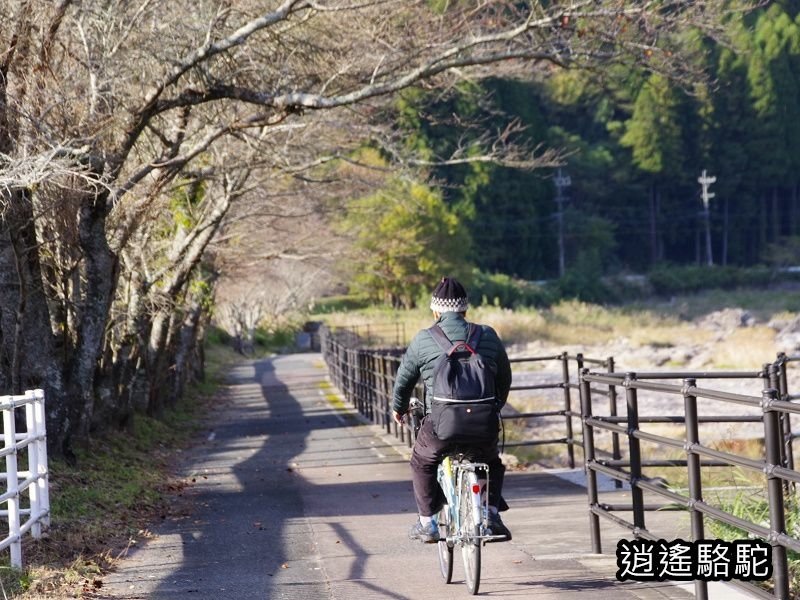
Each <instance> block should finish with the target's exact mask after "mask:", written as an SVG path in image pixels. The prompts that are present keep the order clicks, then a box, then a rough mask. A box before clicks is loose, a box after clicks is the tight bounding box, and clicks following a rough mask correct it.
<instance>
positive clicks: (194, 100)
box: [0, 0, 743, 453]
mask: <svg viewBox="0 0 800 600" xmlns="http://www.w3.org/2000/svg"><path fill="white" fill-rule="evenodd" d="M742 4H743V3H737V2H733V3H719V2H714V1H711V0H706V1H697V0H693V1H688V0H668V1H664V0H659V1H655V0H653V1H645V2H620V1H618V0H574V1H569V2H559V1H556V2H548V3H539V2H533V3H528V4H526V3H516V2H508V1H500V0H497V1H492V0H486V1H477V2H472V1H469V2H467V1H465V2H460V1H458V2H452V3H449V4H448V5H447V7H446V8H445V9H443V10H442V11H441V12H435V11H433V10H432V8H431V5H430V3H429V2H427V1H423V0H414V1H408V0H285V1H283V2H261V1H258V0H244V1H243V2H237V3H232V2H227V1H221V2H211V1H209V0H199V1H197V2H194V3H192V4H191V6H188V5H187V6H186V7H185V8H184V7H183V6H182V5H179V4H176V3H174V2H167V1H166V0H139V1H138V2H133V3H132V2H122V1H120V0H111V1H103V2H100V1H98V0H86V1H84V2H80V3H78V2H74V1H73V0H55V1H50V0H5V3H4V5H3V8H2V10H3V16H4V17H5V18H4V25H5V26H4V27H3V29H2V31H0V307H2V309H1V311H0V385H2V386H3V387H4V388H6V389H8V388H10V389H11V390H14V391H17V390H19V389H22V388H23V387H27V386H31V385H41V386H43V387H45V388H46V390H47V393H48V397H49V411H48V412H49V425H50V428H51V432H52V436H51V439H52V440H53V441H54V442H55V444H56V445H57V448H56V449H58V450H62V451H64V452H66V453H68V452H69V444H70V440H71V438H72V437H74V436H79V437H80V436H85V435H87V434H88V433H89V431H90V430H91V428H92V427H93V426H95V425H97V424H98V423H97V415H98V414H99V413H98V411H97V410H96V409H97V408H98V407H97V405H96V401H97V399H98V398H101V399H102V403H103V406H108V407H111V410H112V412H113V409H114V407H115V406H116V405H127V406H130V405H132V404H135V403H136V402H137V400H136V399H135V397H133V396H131V388H136V386H135V385H134V382H135V381H136V376H137V374H141V373H144V374H145V375H144V379H145V380H146V382H147V383H148V385H146V386H144V388H147V389H145V390H144V392H143V393H145V394H146V395H147V396H148V401H147V405H148V406H150V407H151V408H153V407H154V406H155V407H156V408H157V407H158V406H159V405H160V404H161V401H160V400H158V401H155V402H154V401H153V398H152V394H153V390H154V389H155V390H161V389H163V387H164V386H161V385H160V382H161V381H163V380H166V379H169V377H171V373H173V372H175V369H173V368H172V367H173V366H174V365H175V364H176V363H175V360H176V357H177V356H178V355H179V354H181V353H183V355H186V354H187V353H188V349H187V348H188V347H184V346H183V345H184V344H187V343H190V342H191V340H192V339H195V340H196V339H197V331H198V330H199V329H200V328H201V321H202V319H201V318H200V317H199V316H197V315H199V314H200V313H202V311H203V309H202V306H203V302H204V301H205V300H204V297H205V292H201V291H198V290H200V288H202V287H203V285H206V286H210V287H212V288H213V285H214V283H213V281H214V278H215V276H214V274H213V273H212V271H213V270H214V268H213V267H206V268H205V271H204V267H203V264H204V261H206V260H207V259H208V258H209V256H210V253H209V250H210V248H211V246H210V244H211V242H212V240H213V239H214V236H215V235H216V234H218V233H219V232H220V231H221V228H223V226H224V224H225V222H226V218H227V217H228V216H229V213H230V211H231V207H232V206H235V205H236V204H237V202H238V203H241V202H244V201H246V200H250V201H252V202H254V203H255V204H257V205H258V206H257V207H253V212H254V213H258V212H259V211H261V212H262V213H264V214H266V213H268V212H269V210H270V201H269V199H271V198H272V199H274V198H276V197H277V196H276V195H275V194H281V193H296V192H297V191H298V189H299V188H298V186H299V183H298V182H300V181H302V180H301V179H299V178H298V177H297V176H296V175H292V173H295V174H296V173H298V172H303V171H306V172H307V167H308V165H309V164H311V163H313V161H315V160H324V159H325V157H327V156H332V155H335V154H336V152H335V148H332V146H333V144H332V140H336V139H337V137H338V139H340V140H341V141H342V147H343V148H344V147H346V145H347V140H348V139H349V140H350V141H351V142H352V140H353V139H355V138H354V137H350V136H349V135H348V132H351V131H352V132H353V133H355V132H358V131H363V126H365V125H370V126H372V127H377V126H378V125H379V123H377V122H367V123H356V121H357V120H358V119H362V120H364V119H365V118H366V120H367V121H370V117H371V115H375V114H376V113H375V112H374V108H375V107H376V106H379V105H380V101H381V99H382V98H386V97H389V96H390V95H391V94H393V93H395V92H397V91H399V90H402V89H404V88H406V87H408V86H410V85H414V84H417V83H419V82H425V84H426V85H429V86H443V85H449V84H450V83H452V82H453V81H455V80H457V79H458V78H462V77H470V76H474V77H480V76H482V75H484V74H486V73H497V72H499V71H506V72H509V73H514V72H519V71H520V69H521V68H522V67H523V65H524V68H525V69H530V68H544V66H546V65H550V66H552V65H557V66H559V67H570V68H572V67H575V68H595V67H597V66H598V65H600V66H602V65H604V64H608V63H610V62H612V61H622V60H625V61H632V62H637V63H640V64H642V65H644V66H646V67H647V68H651V69H657V70H662V71H667V72H670V73H672V74H673V75H674V76H676V77H679V78H686V77H690V76H692V75H693V73H691V72H690V71H689V70H688V69H687V66H688V65H691V64H692V63H691V61H687V60H684V59H683V58H682V57H681V58H679V56H680V50H681V47H680V46H679V45H678V43H677V42H676V40H677V38H676V37H675V35H674V34H676V32H679V31H680V30H681V29H682V28H685V27H687V26H691V27H695V28H698V29H702V30H703V31H705V32H707V33H708V34H709V35H717V34H718V33H719V27H718V25H719V22H720V21H719V20H720V18H721V16H722V11H723V9H727V8H729V7H730V6H733V5H735V6H734V8H739V7H740V6H741V5H742ZM532 66H533V67H532ZM358 107H363V108H364V110H361V111H358V110H356V109H357V108H358ZM354 117H357V119H355V120H354ZM320 128H325V130H326V131H329V132H330V131H332V130H335V131H336V135H335V136H330V137H328V141H327V142H321V139H322V138H321V137H320V136H318V135H316V134H315V133H314V132H319V131H320V130H321V129H320ZM303 135H305V136H306V137H305V140H306V144H305V146H302V145H300V144H298V143H295V141H296V140H300V139H302V138H303ZM287 182H289V183H287ZM186 190H194V191H193V192H191V193H188V194H187V193H186ZM181 203H183V206H182V207H181V206H178V205H180V204H181ZM292 209H293V210H294V209H296V210H297V211H298V212H297V213H296V214H302V210H303V206H302V204H297V205H295V206H292ZM184 213H187V214H188V213H191V214H189V215H188V216H185V215H184ZM265 218H266V221H261V222H265V223H273V224H274V223H276V221H269V218H268V217H265ZM270 226H272V225H270ZM267 237H269V236H267ZM280 246H281V245H280V244H279V245H278V246H277V247H276V246H274V247H273V250H274V251H277V252H279V254H280V253H283V254H285V255H287V256H288V255H291V254H302V252H300V251H298V249H297V248H291V247H289V246H288V245H287V246H285V247H283V248H281V247H280ZM273 250H265V251H264V254H265V255H269V253H270V252H271V251H273ZM193 286H195V287H193ZM198 286H199V287H198ZM187 331H188V332H192V333H186V332H187ZM187 340H188V341H187ZM178 387H179V386H178ZM134 396H135V394H134ZM126 397H127V398H129V400H124V401H123V400H122V398H126ZM103 414H105V411H103ZM103 418H104V419H105V417H103Z"/></svg>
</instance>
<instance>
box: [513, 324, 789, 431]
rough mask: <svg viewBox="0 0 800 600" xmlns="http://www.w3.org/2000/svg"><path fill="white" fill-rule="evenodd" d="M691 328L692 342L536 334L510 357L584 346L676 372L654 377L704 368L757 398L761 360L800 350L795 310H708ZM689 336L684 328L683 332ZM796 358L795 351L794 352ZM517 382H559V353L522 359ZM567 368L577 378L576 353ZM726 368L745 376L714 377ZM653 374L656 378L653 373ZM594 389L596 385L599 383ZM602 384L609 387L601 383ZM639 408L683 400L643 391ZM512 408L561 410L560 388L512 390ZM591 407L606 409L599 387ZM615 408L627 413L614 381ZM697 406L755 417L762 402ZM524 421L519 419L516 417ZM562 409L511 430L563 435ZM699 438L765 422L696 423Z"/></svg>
mask: <svg viewBox="0 0 800 600" xmlns="http://www.w3.org/2000/svg"><path fill="white" fill-rule="evenodd" d="M690 325H691V328H692V329H693V330H694V331H693V333H694V335H692V336H691V342H690V343H682V342H681V340H680V339H675V340H671V341H669V342H660V343H655V344H652V343H651V344H642V343H636V342H633V341H632V340H631V338H630V337H627V336H623V335H614V332H611V333H610V335H609V337H608V340H607V341H606V342H604V343H600V344H592V345H587V346H578V345H570V346H563V345H557V344H552V343H547V342H543V341H533V342H530V343H528V344H525V345H515V346H511V347H510V348H509V355H510V356H511V357H512V358H518V359H521V358H530V357H541V356H553V355H559V354H561V353H562V352H567V353H568V354H569V355H571V356H574V355H576V354H578V353H583V355H584V356H586V357H591V358H596V359H607V358H608V357H613V358H614V363H615V371H617V372H628V371H633V372H659V373H676V374H677V375H676V377H674V378H670V379H659V380H658V381H660V382H662V383H670V384H675V385H678V386H680V385H682V383H683V378H684V376H685V375H684V373H686V372H694V373H698V374H705V375H707V377H699V378H698V382H697V385H698V387H701V388H707V389H711V390H718V391H725V392H732V393H736V394H744V395H748V396H752V397H754V398H759V397H760V396H761V393H762V390H763V389H764V388H765V387H767V386H766V384H765V382H764V380H763V379H762V378H761V377H758V376H757V374H758V373H759V372H761V371H762V368H763V365H764V364H765V363H770V362H773V361H775V360H776V357H777V354H778V352H784V353H786V354H787V355H788V356H790V357H791V356H794V355H800V317H797V318H778V319H772V320H770V321H767V322H759V321H758V320H757V319H756V318H755V317H754V316H753V315H752V314H750V313H749V312H747V311H745V310H742V309H737V308H728V309H725V310H721V311H716V312H713V313H710V314H708V315H705V316H703V317H701V318H699V319H696V320H695V321H693V322H691V324H690ZM687 337H688V336H687ZM799 358H800V357H799ZM586 366H587V367H588V368H590V369H591V370H592V371H595V372H598V373H601V372H605V371H606V368H605V367H603V366H601V365H596V364H587V365H586ZM514 367H515V370H514V373H515V375H514V385H515V386H531V385H542V384H548V383H552V384H554V385H555V384H557V383H558V382H560V381H561V380H562V376H561V363H560V361H557V360H551V361H543V362H523V363H515V365H514ZM786 367H787V368H786V371H787V378H788V390H789V393H790V394H792V393H795V394H798V395H800V360H798V362H793V361H791V362H789V363H788V364H787V365H786ZM570 371H571V373H570V375H571V380H572V381H573V383H577V373H576V371H577V369H576V363H575V362H574V361H571V362H570ZM723 372H727V373H730V372H738V373H741V374H742V377H737V378H727V377H725V378H723V377H714V375H719V374H721V373H723ZM654 381H656V380H655V379H654ZM598 389H599V388H598ZM605 389H607V388H605ZM571 396H572V406H573V409H574V410H576V411H578V410H579V400H578V393H577V390H575V391H573V392H572V393H571ZM638 396H639V414H640V416H642V417H646V416H678V417H682V416H683V414H684V400H683V396H682V395H680V394H670V393H662V392H658V393H655V392H646V391H640V392H639V394H638ZM509 404H510V405H511V406H510V409H509V411H510V412H512V411H513V410H515V411H518V412H540V411H548V410H558V409H561V408H563V406H564V391H563V389H562V388H554V389H550V390H519V391H514V392H512V395H511V397H510V399H509ZM593 404H594V412H595V414H602V415H608V414H609V411H610V408H609V400H608V399H607V397H604V396H602V395H600V394H599V393H598V394H597V395H595V396H594V402H593ZM617 407H618V414H620V415H625V414H626V405H625V394H624V389H623V388H618V402H617ZM698 411H699V414H700V415H701V416H715V415H726V416H730V415H737V416H753V417H758V416H759V415H760V414H761V410H760V409H759V408H757V407H754V408H750V407H747V406H742V405H739V404H731V403H728V402H722V401H717V400H709V399H705V398H699V399H698ZM793 421H795V422H794V423H793V425H794V427H793V430H796V431H797V430H800V421H798V420H797V417H795V418H793ZM518 427H521V424H520V425H518ZM573 427H574V428H575V430H576V431H575V435H576V436H580V420H579V419H577V418H576V419H574V420H573ZM565 428H566V426H565V419H564V417H543V418H535V419H530V420H529V421H528V423H527V425H526V426H525V427H524V431H518V432H516V435H520V436H522V437H524V438H526V439H553V438H560V437H564V436H565ZM643 428H644V429H645V430H647V431H652V432H653V433H659V434H662V435H669V436H670V437H672V436H675V437H682V434H683V425H682V424H678V425H670V424H649V425H643ZM700 435H701V441H703V442H706V443H715V442H723V443H724V442H728V443H731V442H733V441H734V440H735V441H738V442H741V441H742V440H751V439H758V438H763V424H762V423H761V422H760V421H758V422H753V423H729V422H720V423H713V424H712V423H708V424H702V425H701V427H700Z"/></svg>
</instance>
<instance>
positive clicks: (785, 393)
mask: <svg viewBox="0 0 800 600" xmlns="http://www.w3.org/2000/svg"><path fill="white" fill-rule="evenodd" d="M358 338H359V336H357V335H354V334H353V333H342V332H339V333H336V332H331V331H330V330H328V329H326V328H324V327H323V328H322V331H321V340H322V344H321V345H322V352H323V354H324V356H325V360H326V362H327V364H328V369H329V372H330V375H331V379H332V380H333V381H334V383H335V385H336V386H337V387H338V388H339V390H340V391H342V392H343V394H344V395H345V397H346V398H347V399H348V400H349V401H350V402H351V403H352V404H353V405H354V406H355V408H356V409H357V410H359V411H360V412H361V413H362V414H364V415H365V416H367V417H368V418H370V419H371V420H372V421H373V422H376V423H379V424H381V425H382V426H384V427H385V429H386V431H387V432H390V433H392V432H393V433H394V435H395V436H397V437H399V438H400V439H402V440H404V441H405V442H407V443H408V445H409V446H411V445H412V444H413V439H412V434H411V432H410V430H407V429H406V428H405V427H398V426H397V425H396V424H395V423H394V421H393V419H392V418H391V396H392V387H393V383H394V378H395V376H396V373H397V369H398V367H399V364H400V360H401V355H402V353H403V351H404V348H397V347H392V348H383V349H380V348H378V349H375V348H372V349H368V348H364V347H361V346H359V344H358ZM541 361H554V362H557V363H558V366H559V367H560V368H559V369H557V370H558V371H560V373H559V374H556V375H554V377H553V380H552V381H548V382H546V383H537V384H535V385H519V384H518V385H516V386H513V387H512V392H513V391H522V390H548V389H561V390H563V406H562V408H560V409H558V410H551V411H539V412H530V413H519V414H511V415H504V418H508V419H516V418H523V419H528V418H530V419H533V418H541V417H555V418H558V417H563V418H564V431H565V435H564V437H562V438H557V439H541V440H533V439H532V440H523V441H521V442H512V443H509V444H507V445H508V446H525V445H529V446H533V445H544V444H565V445H566V448H567V459H568V461H569V464H570V466H573V465H574V464H575V458H574V450H575V448H578V449H579V450H582V451H583V459H584V468H585V471H586V475H587V492H588V496H589V521H590V523H589V525H590V539H591V545H592V551H593V552H596V553H600V552H602V546H601V539H600V518H603V519H606V520H608V521H611V522H613V523H615V524H616V525H619V526H621V527H623V528H625V529H627V530H629V531H630V532H631V533H632V534H633V536H634V537H636V538H644V539H649V540H654V541H656V540H657V539H658V537H657V536H656V535H654V534H653V533H652V532H651V531H649V530H648V529H647V527H646V513H647V512H648V511H658V510H664V509H665V508H670V509H678V510H686V511H688V512H689V515H690V524H691V536H692V540H702V539H703V538H704V534H705V519H706V518H711V519H714V520H716V521H719V522H722V523H725V524H727V525H730V526H732V527H735V528H738V529H739V530H741V531H743V532H745V533H746V534H748V535H752V536H755V537H759V538H762V539H764V540H766V541H767V542H768V543H769V544H770V545H771V547H772V562H773V564H772V566H773V576H772V584H773V586H772V590H773V591H772V593H769V592H768V591H767V590H766V589H765V588H761V587H758V586H755V585H753V584H751V583H747V582H742V581H735V580H734V581H731V583H733V584H734V585H738V586H741V587H744V588H746V589H747V591H748V592H750V593H753V594H755V595H757V596H760V597H764V598H779V599H781V600H783V599H788V598H789V597H790V590H789V570H788V563H787V550H791V551H794V552H800V539H798V538H797V537H793V535H792V534H790V533H789V532H787V526H786V504H787V501H791V502H792V506H793V507H796V506H798V505H800V498H798V496H797V494H796V490H795V486H796V484H797V483H800V473H799V472H798V471H796V470H795V469H794V457H793V440H794V439H795V438H796V437H797V434H795V433H793V431H794V430H793V427H792V423H791V416H792V415H800V403H795V402H793V400H798V399H800V395H792V394H790V393H789V390H788V384H787V375H786V371H787V366H788V365H789V364H790V363H792V362H798V361H800V356H787V355H785V354H779V355H778V358H777V360H776V361H775V362H774V363H768V364H766V365H764V367H763V368H762V370H760V371H702V372H692V371H687V372H683V371H666V372H624V373H617V372H614V367H615V365H614V359H613V357H612V358H608V359H588V358H585V357H583V355H581V354H577V355H575V356H570V355H568V354H567V353H562V354H558V355H552V356H541V357H528V358H516V359H512V368H513V364H518V363H526V362H541ZM573 363H575V365H576V366H577V369H576V371H575V372H576V374H577V375H578V377H577V381H575V380H573V378H572V377H571V366H572V364H573ZM586 365H592V366H594V367H597V366H599V367H600V368H603V369H606V371H605V372H592V371H590V370H589V369H588V368H586ZM708 379H718V380H723V379H724V380H742V381H744V380H752V381H756V382H759V381H760V382H761V389H762V390H763V391H762V393H761V395H760V396H753V395H746V394H736V393H731V392H725V391H720V390H715V389H711V388H707V387H698V385H697V381H698V380H708ZM667 380H673V381H674V380H679V381H680V384H675V383H666V382H665V381H667ZM620 388H622V390H624V404H623V406H621V407H618V399H619V398H618V396H619V393H620V391H621V390H620ZM575 389H577V390H579V395H580V411H576V410H573V407H572V401H573V399H572V395H571V392H572V390H575ZM639 390H642V391H647V392H650V393H660V394H667V395H671V396H680V397H682V399H683V411H682V412H683V414H678V415H664V414H657V415H640V413H639V398H638V392H639ZM415 393H416V395H417V396H418V397H420V398H423V397H424V393H425V392H424V389H423V386H421V385H420V386H418V389H417V391H416V392H415ZM598 396H600V397H603V399H604V401H603V405H602V406H603V407H602V410H600V409H599V405H598V404H597V403H596V402H595V398H596V397H598ZM698 398H704V399H708V400H715V401H721V402H726V403H728V404H729V405H731V409H730V410H726V411H722V412H725V413H726V414H715V415H699V414H698V408H697V400H698ZM605 400H607V401H608V404H607V408H606V404H605ZM735 407H747V408H749V409H752V408H755V409H758V410H759V414H757V415H755V414H749V415H748V414H737V413H736V409H735ZM618 408H622V409H623V410H624V414H623V415H619V414H618ZM600 413H603V414H600ZM575 418H578V419H580V420H581V429H582V436H581V438H580V439H578V438H576V437H575V436H574V435H573V419H575ZM644 423H662V424H663V423H666V424H670V423H671V424H683V426H684V428H683V429H684V434H683V435H682V436H681V437H680V438H674V437H669V436H667V435H660V434H655V433H652V432H649V431H643V430H642V429H641V427H640V426H641V425H642V424H644ZM706 423H760V424H761V430H762V431H763V439H764V455H763V457H762V458H760V459H757V460H756V459H753V458H748V457H746V456H742V455H737V454H735V453H734V452H727V451H721V450H717V449H714V448H711V447H709V446H707V445H704V444H702V443H701V442H700V435H699V425H700V424H706ZM596 434H603V435H605V436H607V439H610V442H611V443H610V447H600V446H599V445H598V444H597V443H596V439H595V435H596ZM643 441H644V442H647V443H648V444H655V445H657V446H660V447H662V448H667V449H671V450H679V451H681V452H683V453H684V454H685V457H684V458H683V459H663V458H651V457H647V456H646V455H643V453H642V448H641V442H643ZM728 466H732V467H738V468H740V469H744V470H746V471H750V472H757V473H763V474H764V475H765V477H766V490H767V493H766V495H767V501H768V505H769V525H768V526H766V525H765V524H762V523H755V522H750V521H747V520H746V519H743V518H740V517H737V516H735V515H733V514H730V513H728V512H726V511H724V510H721V509H720V508H717V507H715V506H713V505H711V504H709V503H708V502H706V501H705V500H704V498H703V488H702V485H701V483H702V482H701V476H700V475H701V469H703V468H706V469H707V468H709V467H728ZM646 467H671V468H678V469H686V472H687V475H688V481H689V486H688V495H684V494H681V493H678V492H676V491H673V490H670V489H668V488H667V487H665V486H664V485H663V483H662V482H659V481H654V480H651V479H650V478H648V477H646V476H645V475H644V474H643V468H646ZM598 474H603V475H606V476H608V477H610V478H611V479H612V480H614V481H615V484H616V488H617V489H619V488H621V487H622V486H623V485H624V484H628V485H629V486H630V491H631V504H630V505H620V504H613V503H602V502H600V500H599V490H598V483H597V476H598ZM645 492H647V493H651V494H655V495H657V496H659V497H660V498H662V499H663V500H665V501H666V502H667V503H666V504H664V503H662V504H646V503H645V501H644V493H645ZM793 509H794V510H798V509H797V508H793ZM620 512H627V513H630V514H632V515H633V517H632V518H633V520H632V521H628V520H626V519H624V518H622V517H621V516H619V513H620ZM794 535H797V534H794ZM695 595H696V597H697V598H698V599H699V600H703V599H707V598H708V589H707V583H706V582H705V581H702V580H696V581H695Z"/></svg>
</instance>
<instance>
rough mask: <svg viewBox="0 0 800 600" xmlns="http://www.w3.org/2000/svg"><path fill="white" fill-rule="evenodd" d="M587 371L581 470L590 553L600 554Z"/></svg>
mask: <svg viewBox="0 0 800 600" xmlns="http://www.w3.org/2000/svg"><path fill="white" fill-rule="evenodd" d="M588 373H589V369H582V370H581V372H580V399H581V422H582V424H583V469H584V472H585V473H586V491H587V492H588V494H589V535H590V537H591V540H592V552H594V553H595V554H602V552H603V548H602V545H601V540H600V517H599V516H598V515H597V514H596V513H595V512H594V509H595V507H597V473H595V471H594V469H592V468H591V465H592V463H593V462H594V460H595V456H594V430H593V429H592V426H591V424H590V423H588V422H587V421H588V419H591V417H592V396H591V389H590V387H589V382H588V381H586V380H585V379H584V375H586V374H588Z"/></svg>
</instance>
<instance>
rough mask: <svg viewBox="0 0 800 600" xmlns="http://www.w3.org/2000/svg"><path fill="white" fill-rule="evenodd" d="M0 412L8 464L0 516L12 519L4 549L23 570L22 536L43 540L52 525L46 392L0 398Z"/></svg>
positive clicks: (2, 476) (2, 453)
mask: <svg viewBox="0 0 800 600" xmlns="http://www.w3.org/2000/svg"><path fill="white" fill-rule="evenodd" d="M22 409H24V411H25V431H24V432H17V417H18V414H17V411H20V410H22ZM0 411H2V413H3V433H2V437H3V447H2V449H0V457H3V458H5V463H6V469H5V473H0V479H4V480H5V482H6V491H5V493H3V494H0V505H1V504H6V509H5V510H0V516H3V517H5V518H6V519H7V520H8V535H7V536H6V537H5V538H4V539H2V540H0V550H4V549H6V548H10V551H11V566H13V567H16V568H21V567H22V536H23V535H25V534H26V533H27V532H28V531H30V532H31V535H32V536H33V537H34V538H39V537H41V535H42V528H43V527H48V526H49V525H50V495H49V490H48V477H49V471H48V467H47V433H46V430H45V412H44V392H43V391H42V390H32V391H26V392H25V394H24V395H21V396H0ZM19 416H21V415H19ZM25 455H27V456H26V458H27V460H26V463H27V469H26V470H20V469H19V459H20V456H25ZM23 460H25V459H23ZM23 518H24V519H25V520H24V521H23Z"/></svg>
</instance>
